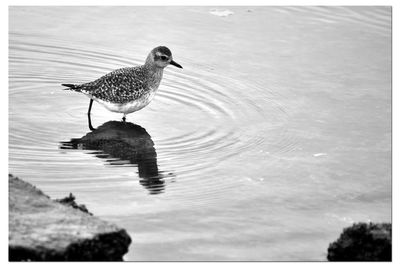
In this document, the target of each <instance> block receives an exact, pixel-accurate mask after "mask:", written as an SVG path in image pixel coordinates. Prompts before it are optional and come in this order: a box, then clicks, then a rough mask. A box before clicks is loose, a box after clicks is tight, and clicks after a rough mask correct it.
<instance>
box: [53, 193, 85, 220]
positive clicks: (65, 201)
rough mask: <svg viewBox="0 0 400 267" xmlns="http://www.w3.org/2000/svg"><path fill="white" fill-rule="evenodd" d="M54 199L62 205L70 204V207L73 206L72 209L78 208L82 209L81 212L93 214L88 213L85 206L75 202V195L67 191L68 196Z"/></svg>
mask: <svg viewBox="0 0 400 267" xmlns="http://www.w3.org/2000/svg"><path fill="white" fill-rule="evenodd" d="M55 201H57V202H58V203H61V204H63V205H66V206H70V207H72V208H74V209H78V210H81V211H83V212H85V213H87V214H89V215H93V214H92V213H90V212H89V211H88V209H87V208H86V206H85V205H83V204H82V205H78V204H77V203H76V202H75V196H74V195H73V194H72V193H69V196H67V197H65V198H62V199H56V200H55Z"/></svg>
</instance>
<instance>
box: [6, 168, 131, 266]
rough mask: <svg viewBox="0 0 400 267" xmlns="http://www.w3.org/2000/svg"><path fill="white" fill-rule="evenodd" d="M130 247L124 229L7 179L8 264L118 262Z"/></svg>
mask: <svg viewBox="0 0 400 267" xmlns="http://www.w3.org/2000/svg"><path fill="white" fill-rule="evenodd" d="M73 200H74V199H73ZM75 204H76V203H75ZM130 243H131V238H130V237H129V235H128V234H127V233H126V231H125V230H124V229H121V228H119V227H117V226H116V225H114V224H111V223H108V222H105V221H102V220H100V219H98V218H96V217H95V216H91V215H89V214H88V213H85V212H82V211H81V209H76V208H72V207H70V206H67V205H64V204H60V203H59V202H57V201H54V200H51V199H50V198H49V197H48V196H46V195H45V194H43V192H41V191H40V190H38V189H36V188H35V187H34V186H32V185H30V184H29V183H26V182H24V181H22V180H20V179H18V178H15V177H13V176H9V260H10V261H120V260H122V256H123V255H124V254H125V253H126V252H127V251H128V247H129V244H130Z"/></svg>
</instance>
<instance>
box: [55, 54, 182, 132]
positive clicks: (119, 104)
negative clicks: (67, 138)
mask: <svg viewBox="0 0 400 267" xmlns="http://www.w3.org/2000/svg"><path fill="white" fill-rule="evenodd" d="M168 65H173V66H175V67H177V68H181V69H182V68H183V67H182V66H181V65H180V64H178V63H176V62H175V61H174V60H173V58H172V53H171V50H170V49H169V48H168V47H166V46H157V47H156V48H154V49H152V50H151V52H150V53H149V54H148V56H147V58H146V61H145V63H144V65H140V66H136V67H125V68H121V69H116V70H114V71H112V72H110V73H108V74H106V75H104V76H102V77H100V78H98V79H97V80H94V81H92V82H88V83H83V84H69V83H63V84H61V85H62V86H65V87H67V88H64V90H72V91H76V92H79V93H83V94H85V95H86V96H88V97H89V98H90V102H89V108H88V121H89V129H90V130H94V128H93V127H92V124H91V120H90V111H91V109H92V104H93V100H94V101H96V102H98V103H100V104H101V105H103V106H104V107H105V108H107V109H108V110H110V111H112V112H118V113H123V114H124V115H123V117H122V121H124V122H125V121H126V115H127V114H129V113H132V112H135V111H138V110H140V109H142V108H144V107H145V106H147V105H148V104H149V103H150V102H151V100H153V98H154V96H155V94H156V92H157V89H158V87H159V85H160V82H161V80H162V76H163V70H164V68H165V67H167V66H168Z"/></svg>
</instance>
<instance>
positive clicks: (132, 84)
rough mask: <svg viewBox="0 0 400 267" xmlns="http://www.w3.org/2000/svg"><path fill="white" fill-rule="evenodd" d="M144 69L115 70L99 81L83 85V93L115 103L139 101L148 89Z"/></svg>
mask: <svg viewBox="0 0 400 267" xmlns="http://www.w3.org/2000/svg"><path fill="white" fill-rule="evenodd" d="M144 77H145V73H144V69H142V68H140V67H134V68H122V69H118V70H114V71H112V72H110V73H108V74H106V75H104V76H102V77H100V78H99V79H97V80H95V81H93V82H89V83H85V84H82V85H81V88H80V89H81V91H82V92H84V93H86V94H89V95H90V96H92V97H94V98H98V99H102V100H106V101H109V102H113V103H126V102H129V101H133V100H135V99H138V98H139V97H140V96H141V95H142V93H143V91H144V90H145V88H146V81H145V79H144Z"/></svg>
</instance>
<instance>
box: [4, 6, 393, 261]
mask: <svg viewBox="0 0 400 267" xmlns="http://www.w3.org/2000/svg"><path fill="white" fill-rule="evenodd" d="M9 31H10V32H9V84H10V87H9V107H10V108H9V125H10V126H9V127H10V128H9V142H10V143H9V171H10V173H13V174H14V175H17V176H19V177H20V178H23V179H25V180H26V181H28V182H31V183H33V184H34V185H36V186H38V187H39V188H41V189H42V190H43V191H44V192H45V193H46V194H48V195H49V196H51V197H53V198H60V197H64V196H66V195H68V194H69V192H72V193H73V194H74V195H76V197H77V201H78V202H79V203H84V204H85V205H86V206H87V207H88V209H89V210H90V211H91V212H92V213H94V214H95V215H96V216H99V217H100V218H102V219H105V220H109V221H112V222H115V223H117V224H118V225H120V226H122V227H124V228H126V229H127V231H128V232H129V233H130V235H131V236H132V239H133V242H132V245H131V247H130V250H129V253H128V254H127V255H126V256H125V259H126V260H133V261H141V260H145V261H150V260H175V261H179V260H263V261H270V260H274V261H281V260H285V261H291V260H296V261H297V260H325V259H326V249H327V247H328V245H329V243H330V242H332V241H333V240H335V239H336V238H337V237H338V235H339V234H340V232H341V230H342V228H343V227H346V226H349V225H351V224H352V223H353V222H358V221H369V220H371V221H374V222H383V221H385V222H390V221H391V176H390V173H391V166H390V160H391V117H390V115H391V10H390V8H389V7H232V8H231V7H229V8H228V7H224V8H218V9H216V8H215V7H163V8H160V7H11V8H10V28H9ZM158 45H166V46H168V47H169V48H170V49H171V50H172V53H173V56H174V60H175V61H176V62H178V63H180V64H181V65H182V66H183V67H184V69H177V68H174V67H168V68H167V69H166V70H165V72H164V79H163V81H162V83H161V86H160V88H159V91H158V93H157V95H156V97H155V98H154V100H153V102H152V103H151V104H150V105H149V106H148V107H146V108H145V109H143V110H141V111H139V112H137V113H133V114H130V115H128V117H127V120H128V122H129V123H128V124H126V125H124V124H122V123H121V122H120V120H121V118H122V116H121V115H119V114H116V113H111V112H109V111H107V110H105V109H104V108H103V107H102V106H100V105H99V104H97V103H94V105H93V108H92V123H93V125H94V127H98V130H96V131H95V132H93V133H90V131H89V129H88V126H87V117H86V112H87V108H88V104H89V99H88V98H87V97H86V96H84V95H80V94H78V93H74V92H70V91H63V90H61V86H60V84H61V83H83V82H88V81H92V80H94V79H96V78H98V77H100V76H101V75H104V74H106V73H108V72H109V71H112V70H114V69H117V68H120V67H126V66H134V65H138V64H142V63H143V61H144V59H145V58H146V56H147V54H148V53H149V51H150V50H151V49H152V48H153V47H156V46H158ZM88 140H90V141H88ZM93 140H94V141H93ZM96 140H97V141H96ZM98 140H100V141H98Z"/></svg>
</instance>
